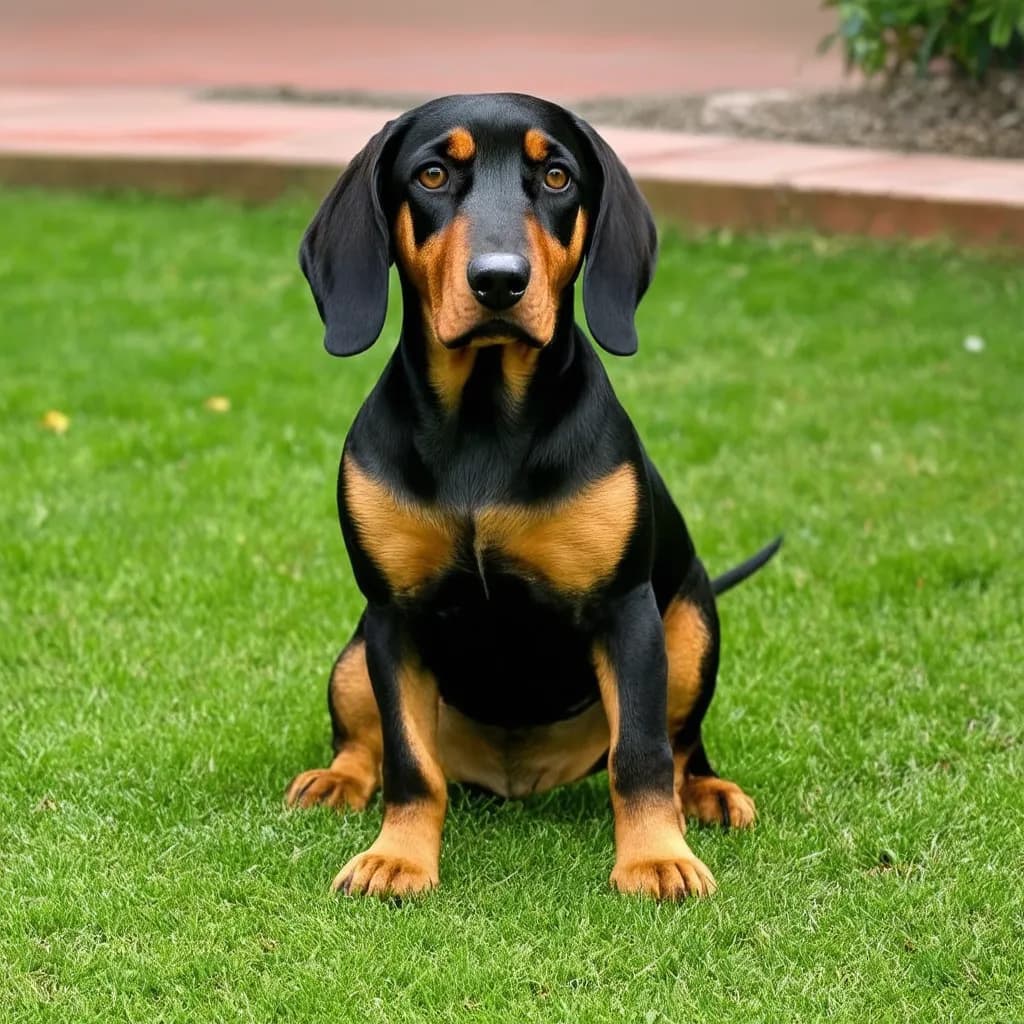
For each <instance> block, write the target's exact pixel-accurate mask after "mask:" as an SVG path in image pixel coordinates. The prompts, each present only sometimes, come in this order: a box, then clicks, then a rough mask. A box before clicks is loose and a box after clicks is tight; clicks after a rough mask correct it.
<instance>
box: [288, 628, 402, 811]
mask: <svg viewBox="0 0 1024 1024" xmlns="http://www.w3.org/2000/svg"><path fill="white" fill-rule="evenodd" d="M327 701H328V705H329V707H330V710H331V725H332V728H333V733H334V760H333V761H332V762H331V764H330V767H328V768H313V769H310V770H309V771H305V772H302V774H301V775H298V776H296V777H295V779H294V780H293V781H292V782H291V784H290V785H289V786H288V790H287V792H286V793H285V802H286V803H287V804H288V805H289V806H291V807H312V806H313V805H314V804H326V805H327V806H329V807H336V808H338V809H342V808H346V807H350V808H352V809H353V810H357V811H361V810H362V809H363V808H364V807H365V806H366V805H367V803H368V802H369V800H370V798H371V797H372V796H373V794H374V793H375V792H376V791H377V790H378V789H379V788H380V782H381V756H382V748H383V741H382V738H381V727H380V714H379V712H378V711H377V702H376V700H375V699H374V696H373V690H372V689H371V687H370V675H369V672H368V670H367V667H366V644H365V643H364V641H363V637H362V628H361V624H360V628H359V629H358V630H357V631H356V635H355V636H354V637H353V638H352V639H351V641H349V643H348V645H347V646H346V647H345V649H344V650H343V651H342V652H341V654H340V655H338V660H337V661H336V662H335V663H334V668H333V669H332V671H331V678H330V682H329V684H328V691H327Z"/></svg>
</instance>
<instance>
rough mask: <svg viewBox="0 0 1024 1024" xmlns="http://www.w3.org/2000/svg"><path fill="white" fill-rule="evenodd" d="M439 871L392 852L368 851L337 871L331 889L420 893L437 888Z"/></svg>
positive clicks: (391, 894)
mask: <svg viewBox="0 0 1024 1024" xmlns="http://www.w3.org/2000/svg"><path fill="white" fill-rule="evenodd" d="M437 884H438V876H437V870H436V869H434V868H431V867H428V866H424V865H422V864H419V863H417V862H416V861H414V860H410V859H409V858H408V857H398V856H395V855H393V854H384V853H374V852H373V851H372V850H367V851H366V852H365V853H361V854H359V855H358V856H357V857H353V858H352V859H351V860H350V861H349V862H348V863H347V864H346V865H345V866H344V867H343V868H342V869H341V870H340V871H339V872H338V874H337V876H336V877H335V879H334V882H333V883H332V884H331V888H332V889H333V890H334V891H335V892H343V893H345V895H346V896H355V895H360V894H363V895H366V896H382V897H395V896H397V897H404V896H418V895H419V894H420V893H424V892H427V891H428V890H430V889H434V888H436V886H437Z"/></svg>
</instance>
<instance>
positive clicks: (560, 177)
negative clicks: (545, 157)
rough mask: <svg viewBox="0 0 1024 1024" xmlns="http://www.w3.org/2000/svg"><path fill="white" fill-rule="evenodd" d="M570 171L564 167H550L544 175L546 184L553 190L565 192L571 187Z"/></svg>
mask: <svg viewBox="0 0 1024 1024" xmlns="http://www.w3.org/2000/svg"><path fill="white" fill-rule="evenodd" d="M571 180H572V179H570V177H569V172H568V171H567V170H566V169H565V168H564V167H549V168H548V171H547V174H545V175H544V184H545V185H546V186H547V187H548V188H549V189H551V191H552V192H564V191H565V190H566V189H567V188H568V187H569V182H570V181H571Z"/></svg>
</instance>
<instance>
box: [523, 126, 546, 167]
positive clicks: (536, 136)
mask: <svg viewBox="0 0 1024 1024" xmlns="http://www.w3.org/2000/svg"><path fill="white" fill-rule="evenodd" d="M550 151H551V146H550V145H549V143H548V140H547V137H546V136H545V135H544V133H543V132H540V131H538V130H537V129H536V128H531V129H529V131H527V133H526V134H525V135H524V136H523V152H524V153H525V154H526V158H527V159H528V160H532V161H533V162H534V163H538V164H539V163H540V162H541V161H542V160H547V158H548V153H549V152H550Z"/></svg>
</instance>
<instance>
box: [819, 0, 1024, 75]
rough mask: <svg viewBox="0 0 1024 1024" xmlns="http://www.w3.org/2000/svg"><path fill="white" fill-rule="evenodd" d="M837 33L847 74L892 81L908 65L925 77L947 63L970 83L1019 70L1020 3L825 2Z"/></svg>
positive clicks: (1023, 58)
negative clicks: (995, 71) (997, 70)
mask: <svg viewBox="0 0 1024 1024" xmlns="http://www.w3.org/2000/svg"><path fill="white" fill-rule="evenodd" d="M824 6H826V7H835V8H837V10H838V11H839V28H838V29H837V30H836V31H835V32H833V33H832V34H831V35H829V36H826V37H825V39H824V40H822V47H823V48H824V49H827V48H828V47H830V46H832V45H835V44H836V43H839V44H841V45H842V47H843V51H844V53H845V56H846V64H847V67H848V68H858V69H859V70H861V71H863V72H864V73H865V74H867V75H869V76H870V75H875V74H878V73H880V72H881V73H884V74H887V75H890V76H891V75H893V74H896V73H897V72H899V71H901V70H902V69H903V68H905V67H906V66H908V65H916V67H917V70H918V72H919V73H920V74H926V73H927V72H928V70H929V69H930V68H931V67H932V65H933V64H934V63H935V62H942V61H945V62H948V63H950V64H952V66H953V67H954V68H955V69H956V70H958V71H961V72H963V73H965V74H967V75H970V76H971V77H972V78H978V79H980V78H982V77H984V75H985V73H986V72H987V71H988V70H989V69H990V68H993V67H1004V68H1006V67H1009V68H1017V69H1021V68H1024V0H860V2H856V3H855V2H850V0H824Z"/></svg>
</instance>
